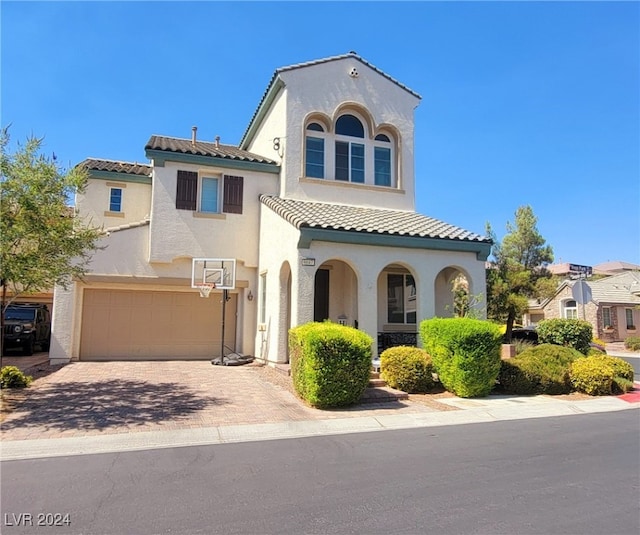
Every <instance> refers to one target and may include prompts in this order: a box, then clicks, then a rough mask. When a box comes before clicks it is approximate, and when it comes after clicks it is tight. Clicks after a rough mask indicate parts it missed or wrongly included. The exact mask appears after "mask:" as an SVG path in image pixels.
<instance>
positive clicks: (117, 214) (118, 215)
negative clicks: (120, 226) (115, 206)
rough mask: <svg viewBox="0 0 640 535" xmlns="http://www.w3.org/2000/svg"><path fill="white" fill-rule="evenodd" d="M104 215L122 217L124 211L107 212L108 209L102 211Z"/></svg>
mask: <svg viewBox="0 0 640 535" xmlns="http://www.w3.org/2000/svg"><path fill="white" fill-rule="evenodd" d="M104 216H105V217H124V212H109V211H108V210H107V211H105V212H104Z"/></svg>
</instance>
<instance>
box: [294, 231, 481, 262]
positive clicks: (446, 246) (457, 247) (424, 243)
mask: <svg viewBox="0 0 640 535" xmlns="http://www.w3.org/2000/svg"><path fill="white" fill-rule="evenodd" d="M312 241H324V242H332V243H349V244H353V245H374V246H376V245H377V246H382V247H402V248H405V249H431V250H440V251H457V252H466V253H476V259H477V260H480V261H482V262H484V261H485V260H486V259H487V258H488V257H489V254H490V253H491V244H490V243H488V242H480V241H465V240H451V239H446V238H425V237H421V236H399V235H397V234H376V233H371V232H356V231H344V230H334V229H319V228H312V227H302V228H300V238H299V240H298V249H309V247H310V246H311V242H312Z"/></svg>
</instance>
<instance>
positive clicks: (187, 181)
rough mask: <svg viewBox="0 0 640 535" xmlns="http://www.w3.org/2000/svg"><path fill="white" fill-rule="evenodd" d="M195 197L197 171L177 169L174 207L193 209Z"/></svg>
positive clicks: (196, 191) (195, 202)
mask: <svg viewBox="0 0 640 535" xmlns="http://www.w3.org/2000/svg"><path fill="white" fill-rule="evenodd" d="M197 199H198V173H196V172H195V171H178V186H177V188H176V208H177V209H179V210H195V209H196V204H197Z"/></svg>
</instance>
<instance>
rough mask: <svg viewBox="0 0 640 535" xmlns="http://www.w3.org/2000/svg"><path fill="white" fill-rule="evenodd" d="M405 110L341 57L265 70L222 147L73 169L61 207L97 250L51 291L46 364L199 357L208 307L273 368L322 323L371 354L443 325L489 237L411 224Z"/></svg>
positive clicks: (387, 84) (216, 334)
mask: <svg viewBox="0 0 640 535" xmlns="http://www.w3.org/2000/svg"><path fill="white" fill-rule="evenodd" d="M419 102H420V96H419V95H418V94H416V93H415V92H413V91H412V90H410V89H409V88H407V87H406V86H404V85H403V84H401V83H399V82H398V81H396V80H394V79H393V78H391V77H390V76H389V75H387V74H385V73H384V72H382V71H381V70H379V69H377V68H376V67H374V66H373V65H371V64H370V63H368V62H367V61H365V60H364V59H362V58H361V57H359V56H358V55H356V54H355V53H348V54H345V55H341V56H335V57H331V58H326V59H321V60H318V61H311V62H308V63H303V64H298V65H293V66H290V67H284V68H280V69H278V70H276V72H275V73H274V75H273V77H272V79H271V81H270V82H269V85H268V87H267V89H266V92H265V93H264V95H263V97H262V100H261V101H260V103H259V105H258V107H257V109H256V111H255V113H254V115H253V118H252V119H251V121H250V123H249V125H248V127H247V129H246V132H245V133H244V135H243V137H242V140H241V141H240V144H239V145H238V146H232V145H226V144H222V143H220V140H219V139H216V140H215V141H203V140H199V139H197V131H196V129H195V128H194V129H193V132H192V136H191V139H179V138H173V137H164V136H157V135H154V136H151V138H150V139H149V141H148V143H147V145H146V147H145V153H146V156H147V158H148V159H149V160H150V161H151V163H150V165H142V164H137V163H124V162H113V161H108V160H100V159H88V160H85V161H84V162H82V164H80V165H83V166H85V167H86V168H87V169H88V170H89V172H90V175H91V179H90V184H89V187H88V188H87V190H86V191H85V192H84V194H83V195H82V196H78V198H77V210H78V213H79V216H80V217H84V218H87V219H90V220H91V221H93V222H94V224H97V225H99V226H104V227H105V228H106V229H107V230H108V234H107V236H106V237H105V238H104V239H103V240H102V243H101V245H104V246H106V247H105V248H104V249H101V250H98V251H97V252H96V253H95V255H94V257H93V260H92V263H91V265H90V270H91V271H90V273H89V274H88V275H87V277H86V278H85V279H84V280H83V281H76V282H75V283H74V285H73V286H72V287H71V288H70V289H69V290H66V291H65V290H64V289H62V288H56V294H55V309H54V327H53V341H52V347H51V353H50V358H51V361H52V362H64V361H68V360H75V359H87V360H90V359H94V360H99V359H133V360H135V359H189V358H191V359H193V358H211V357H212V356H217V355H219V354H220V352H221V347H222V334H223V333H222V320H223V316H222V311H221V310H222V296H223V295H224V294H226V293H228V298H229V300H228V301H226V302H225V303H224V305H225V310H226V313H225V315H224V318H226V320H225V323H224V344H225V345H226V346H228V347H229V348H231V349H233V350H235V351H237V352H239V353H243V354H249V355H255V356H256V357H257V358H260V359H264V360H265V361H268V362H272V363H275V362H287V361H288V348H287V336H288V330H289V328H290V327H292V326H295V325H299V324H302V323H305V322H308V321H313V320H318V321H321V320H325V319H329V320H331V321H334V322H340V323H343V324H346V325H351V326H354V327H357V328H359V329H361V330H363V331H365V332H367V333H368V334H370V335H371V336H372V337H373V338H374V340H376V342H377V343H374V347H373V348H372V349H373V352H374V355H375V354H376V353H377V352H378V351H379V350H380V349H382V348H384V347H386V346H388V345H392V344H397V343H415V342H416V340H417V336H416V332H417V325H418V323H419V322H420V321H421V320H422V319H424V318H430V317H433V316H436V315H440V316H445V315H452V312H451V311H452V308H453V307H452V304H453V294H452V291H451V289H452V287H451V285H452V281H453V280H454V279H455V278H456V277H457V276H459V275H460V274H462V275H464V277H465V278H466V280H467V283H468V286H469V292H470V293H471V294H472V295H484V294H485V269H484V261H485V260H486V258H487V256H488V254H489V252H490V246H491V242H490V241H489V239H488V238H486V237H484V236H482V235H478V234H475V233H473V232H469V231H466V230H463V229H461V228H458V227H455V226H453V225H450V224H448V223H444V222H442V221H438V220H436V219H433V218H430V217H427V216H424V215H421V214H418V213H416V211H415V185H416V183H415V176H414V109H415V108H416V106H417V105H418V104H419ZM424 180H429V178H425V179H424ZM432 180H433V179H432ZM194 258H209V259H213V258H224V259H233V260H234V261H235V266H236V283H235V285H234V288H233V289H232V290H230V291H228V292H224V293H223V292H221V291H219V290H218V289H214V290H213V292H212V293H211V296H210V297H209V298H208V299H203V298H201V297H200V294H199V292H198V291H197V290H196V289H194V288H193V287H192V286H193V285H192V281H191V277H192V267H193V259H194ZM483 306H484V304H483V303H478V307H479V308H482V307H483Z"/></svg>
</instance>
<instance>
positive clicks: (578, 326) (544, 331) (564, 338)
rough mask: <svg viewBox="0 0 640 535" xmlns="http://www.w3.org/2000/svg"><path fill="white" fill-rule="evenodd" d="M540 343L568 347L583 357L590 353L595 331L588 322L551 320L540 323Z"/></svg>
mask: <svg viewBox="0 0 640 535" xmlns="http://www.w3.org/2000/svg"><path fill="white" fill-rule="evenodd" d="M537 331H538V341H539V342H540V343H541V344H555V345H559V346H568V347H572V348H573V349H576V350H578V351H580V353H582V354H583V355H586V354H587V353H588V352H589V348H590V346H589V343H590V342H591V339H592V338H593V329H592V327H591V324H590V323H589V322H588V321H583V320H572V319H558V318H555V319H549V320H542V321H540V322H539V323H538V328H537Z"/></svg>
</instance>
